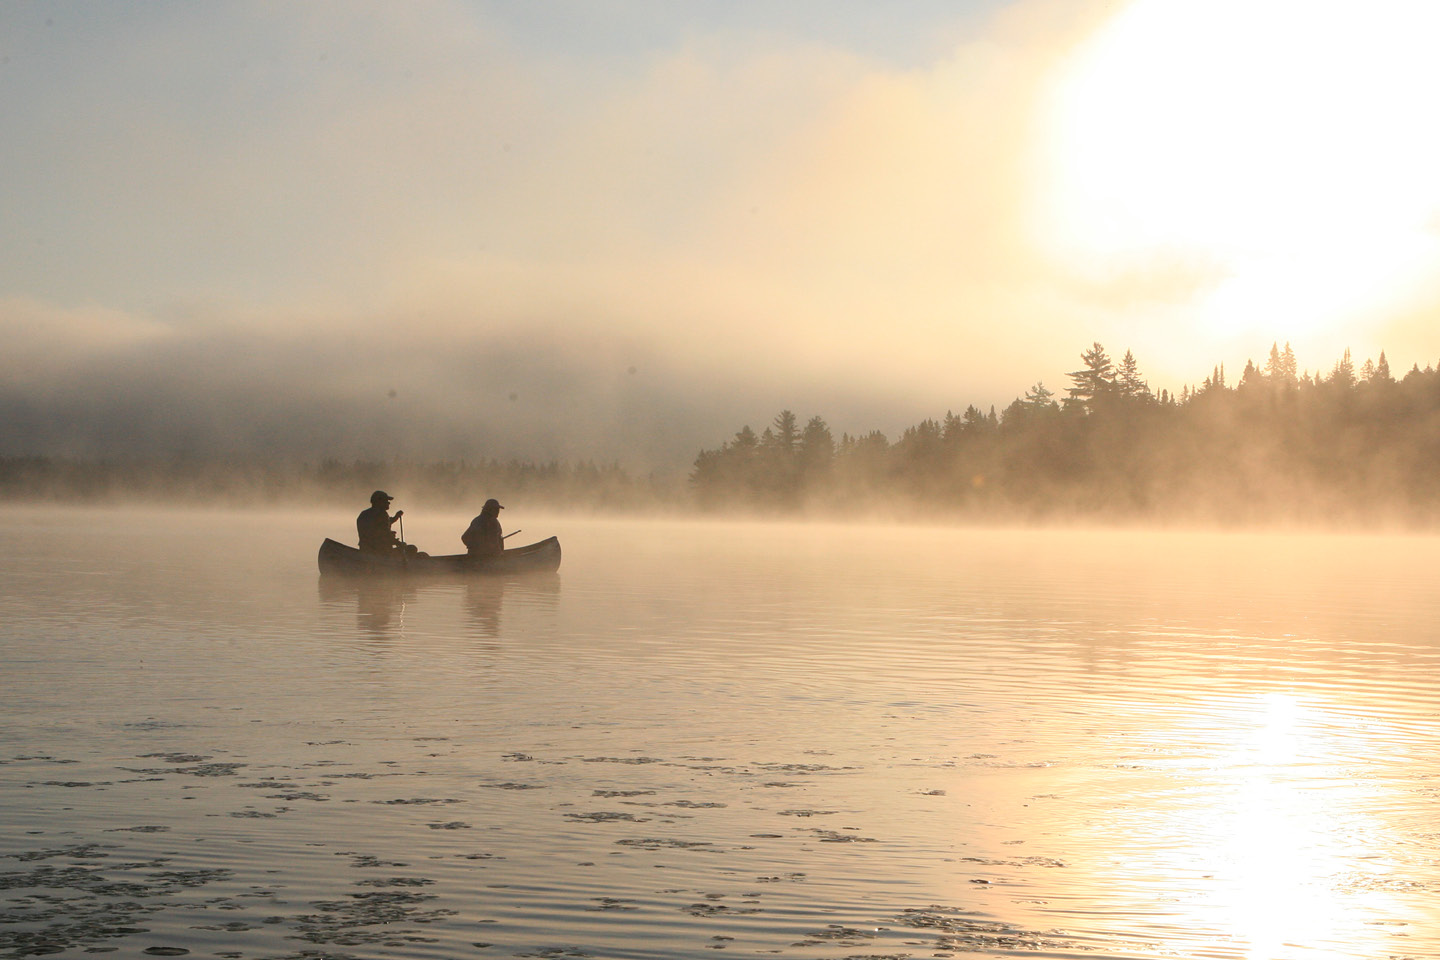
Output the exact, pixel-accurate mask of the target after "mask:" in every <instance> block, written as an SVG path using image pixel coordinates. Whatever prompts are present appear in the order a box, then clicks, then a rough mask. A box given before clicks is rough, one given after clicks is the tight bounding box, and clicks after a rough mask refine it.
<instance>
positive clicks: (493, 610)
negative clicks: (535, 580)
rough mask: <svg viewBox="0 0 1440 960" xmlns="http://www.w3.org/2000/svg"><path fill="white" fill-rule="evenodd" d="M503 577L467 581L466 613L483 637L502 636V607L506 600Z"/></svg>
mask: <svg viewBox="0 0 1440 960" xmlns="http://www.w3.org/2000/svg"><path fill="white" fill-rule="evenodd" d="M505 583H506V581H505V580H504V579H502V578H498V577H497V578H487V579H484V580H467V581H465V613H466V615H467V616H468V617H469V619H470V623H471V625H472V626H474V627H475V629H476V630H477V631H479V633H480V635H481V636H482V637H492V638H493V637H498V636H500V607H501V604H502V603H503V601H504V600H505Z"/></svg>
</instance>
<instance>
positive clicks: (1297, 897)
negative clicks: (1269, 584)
mask: <svg viewBox="0 0 1440 960" xmlns="http://www.w3.org/2000/svg"><path fill="white" fill-rule="evenodd" d="M1151 713H1152V717H1151V720H1152V722H1153V721H1155V720H1159V721H1161V722H1160V723H1158V724H1156V725H1154V726H1152V727H1151V728H1150V729H1144V728H1143V727H1142V728H1140V729H1137V730H1136V732H1135V739H1136V740H1137V741H1138V742H1141V743H1147V744H1150V745H1152V749H1151V752H1150V753H1149V755H1144V756H1137V757H1133V758H1129V759H1132V760H1134V761H1135V762H1133V763H1126V764H1123V765H1121V770H1122V771H1123V773H1122V774H1121V775H1120V776H1118V777H1116V778H1115V780H1114V782H1113V784H1112V796H1111V797H1110V799H1109V801H1108V803H1105V804H1103V805H1102V807H1108V808H1109V809H1108V810H1107V811H1106V814H1108V815H1102V816H1099V817H1092V818H1089V819H1087V820H1086V821H1085V828H1084V829H1083V830H1082V833H1083V834H1084V835H1085V837H1086V839H1083V840H1081V841H1080V849H1082V850H1084V851H1086V852H1087V854H1088V857H1086V856H1082V857H1078V858H1077V863H1080V864H1083V863H1084V862H1085V861H1086V860H1087V859H1089V858H1093V860H1094V862H1095V863H1096V865H1097V867H1098V869H1096V870H1095V871H1094V872H1091V871H1089V870H1083V873H1082V874H1081V875H1078V876H1076V877H1075V878H1074V879H1075V880H1076V881H1077V886H1076V888H1075V894H1076V900H1077V902H1084V901H1086V900H1100V901H1103V900H1106V899H1111V900H1112V902H1113V900H1114V897H1115V894H1116V892H1117V891H1125V898H1126V899H1128V900H1129V901H1130V902H1131V907H1130V908H1129V909H1128V910H1125V911H1122V912H1126V913H1130V915H1131V916H1132V918H1133V924H1134V926H1133V930H1132V932H1133V933H1134V934H1135V935H1136V936H1137V937H1140V938H1144V939H1146V940H1154V939H1155V938H1157V936H1158V938H1159V939H1160V940H1162V941H1170V942H1172V943H1185V944H1186V945H1187V949H1188V950H1190V951H1192V952H1193V953H1194V954H1198V953H1202V952H1203V953H1205V954H1206V955H1216V956H1231V957H1244V958H1247V960H1274V958H1279V957H1290V956H1297V957H1298V956H1306V957H1330V956H1335V957H1340V956H1344V957H1351V956H1386V955H1390V954H1391V953H1393V950H1394V943H1393V941H1392V940H1391V938H1393V937H1395V936H1396V935H1397V933H1401V934H1402V935H1403V931H1405V930H1407V929H1408V928H1414V927H1416V926H1419V925H1422V924H1424V923H1426V916H1425V914H1426V911H1425V910H1424V909H1423V908H1422V907H1421V905H1420V902H1419V901H1418V900H1417V899H1416V898H1417V895H1422V894H1420V886H1421V885H1420V884H1418V883H1415V882H1413V877H1412V876H1409V875H1407V874H1408V873H1409V872H1410V870H1411V869H1412V868H1413V867H1415V866H1416V865H1407V864H1406V863H1405V862H1404V859H1403V858H1404V856H1405V855H1404V853H1403V852H1402V851H1404V850H1405V849H1406V846H1407V844H1406V840H1405V831H1404V830H1403V829H1396V825H1395V824H1392V823H1390V822H1387V811H1394V810H1401V809H1405V808H1406V807H1408V806H1410V805H1411V804H1413V802H1414V801H1413V797H1412V796H1411V795H1410V793H1411V788H1410V787H1408V786H1407V785H1406V780H1405V779H1401V778H1399V777H1397V778H1395V779H1391V778H1390V777H1388V776H1386V775H1384V770H1385V769H1386V768H1387V767H1390V766H1391V765H1393V764H1398V763H1401V762H1403V763H1405V764H1408V763H1409V760H1408V759H1406V760H1403V761H1402V760H1401V758H1400V757H1398V756H1397V755H1396V744H1397V742H1399V741H1403V739H1404V738H1403V736H1397V731H1395V730H1390V729H1387V725H1386V724H1384V723H1383V722H1377V721H1376V720H1375V719H1374V718H1373V717H1364V716H1361V715H1359V714H1357V713H1355V712H1354V711H1353V710H1351V709H1349V708H1347V705H1346V704H1345V703H1344V702H1343V701H1341V700H1339V699H1322V698H1319V697H1317V696H1314V695H1310V694H1305V695H1301V694H1297V693H1296V692H1293V691H1290V690H1283V689H1282V690H1258V691H1255V692H1253V693H1242V694H1237V695H1234V696H1229V697H1224V698H1218V697H1210V698H1203V699H1201V700H1199V701H1196V702H1193V703H1190V704H1185V705H1180V706H1177V705H1176V704H1174V703H1171V704H1165V705H1158V704H1157V705H1155V706H1153V707H1152V708H1151ZM1092 813H1093V811H1092ZM1097 827H1103V829H1101V830H1098V831H1097V830H1096V829H1095V828H1097ZM1077 839H1079V838H1077ZM1082 869H1083V868H1082ZM1421 869H1423V870H1425V871H1427V872H1428V871H1430V870H1431V869H1433V868H1432V867H1431V866H1422V867H1421ZM1162 890H1163V891H1169V892H1170V894H1169V895H1168V896H1166V897H1164V898H1158V899H1157V898H1156V896H1155V892H1156V891H1162ZM1422 896H1423V895H1422ZM1302 944H1303V945H1304V946H1303V947H1301V946H1298V945H1302ZM1359 947H1363V949H1361V950H1360V952H1359V953H1356V952H1354V951H1356V949H1357V948H1359Z"/></svg>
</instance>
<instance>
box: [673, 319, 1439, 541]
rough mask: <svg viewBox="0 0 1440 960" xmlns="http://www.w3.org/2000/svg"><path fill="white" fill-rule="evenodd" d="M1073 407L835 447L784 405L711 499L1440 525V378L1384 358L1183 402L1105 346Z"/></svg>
mask: <svg viewBox="0 0 1440 960" xmlns="http://www.w3.org/2000/svg"><path fill="white" fill-rule="evenodd" d="M1068 378H1069V380H1070V385H1069V387H1068V388H1067V389H1066V395H1065V396H1064V397H1063V398H1057V396H1056V394H1055V392H1054V391H1052V390H1051V389H1049V388H1048V387H1046V386H1045V385H1044V384H1043V383H1036V384H1035V385H1034V386H1032V387H1031V388H1030V389H1028V390H1026V391H1025V393H1024V394H1023V396H1020V397H1017V398H1016V399H1015V400H1014V401H1013V402H1012V403H1011V404H1010V405H1009V406H1007V407H1005V408H1004V409H1003V410H1001V411H999V412H997V411H996V410H995V408H994V407H993V406H992V407H990V408H989V410H987V411H982V410H980V409H979V408H978V407H976V406H974V405H971V406H968V407H967V408H966V409H965V410H964V411H963V412H962V413H959V414H956V413H954V412H953V411H951V412H947V413H946V415H945V417H944V418H943V419H938V420H937V419H926V420H923V421H921V422H920V423H918V424H916V425H914V426H912V427H909V428H907V429H905V430H904V432H903V433H902V434H901V435H900V436H899V437H898V438H897V439H896V440H894V441H893V442H892V441H890V440H889V439H888V438H887V437H886V436H885V435H884V434H882V433H880V432H878V431H872V432H870V433H866V434H861V435H858V436H851V435H849V434H848V433H845V434H841V436H840V437H839V438H838V439H836V438H835V437H834V436H833V434H832V432H831V430H830V428H829V426H828V425H827V424H826V422H825V420H824V419H823V418H821V417H819V416H815V417H811V418H810V419H809V420H807V421H806V422H805V424H804V425H803V426H801V425H800V421H799V420H798V418H797V417H796V416H795V415H794V414H793V413H792V412H791V411H789V410H785V411H782V412H781V413H780V414H779V415H778V416H777V417H776V418H775V419H774V421H773V422H772V423H771V424H770V425H769V426H767V427H765V429H764V430H763V432H761V433H759V434H756V433H755V431H754V430H753V429H751V428H750V427H748V426H746V427H744V428H742V429H741V430H740V431H739V432H737V433H736V434H735V435H734V436H733V437H732V438H731V439H729V440H727V441H725V442H724V443H722V444H721V445H720V446H719V447H718V448H715V449H709V450H702V451H701V452H700V454H699V455H698V456H697V458H696V459H695V462H694V468H693V470H692V471H691V474H690V486H691V490H692V493H693V495H694V497H695V500H696V502H697V503H698V504H699V505H700V506H702V507H705V508H708V509H712V510H720V509H727V508H741V509H747V510H758V511H771V512H796V511H813V512H823V513H836V512H838V513H849V512H862V513H875V512H886V513H892V514H900V515H906V514H920V513H924V514H940V515H950V516H955V517H958V518H964V517H970V518H994V519H1001V520H1029V519H1035V520H1054V519H1059V518H1066V517H1077V518H1083V519H1096V520H1107V521H1114V520H1120V521H1126V520H1135V521H1141V520H1145V521H1153V520H1173V521H1197V522H1217V521H1218V522H1222V523H1247V524H1249V523H1288V522H1307V521H1313V520H1324V521H1329V522H1348V521H1357V522H1376V523H1383V522H1405V523H1413V522H1417V521H1420V522H1427V523H1428V522H1433V521H1435V520H1436V519H1437V518H1440V510H1437V506H1440V373H1437V372H1436V370H1435V368H1433V367H1427V368H1425V369H1424V370H1422V369H1420V367H1419V366H1418V365H1416V366H1414V367H1412V368H1411V369H1410V371H1409V372H1407V373H1406V374H1405V375H1404V376H1403V377H1400V378H1398V379H1397V378H1396V377H1395V376H1394V375H1393V374H1392V373H1391V371H1390V367H1389V362H1388V360H1387V358H1386V356H1385V354H1384V353H1383V352H1382V353H1381V354H1380V356H1379V358H1378V360H1374V361H1372V360H1366V361H1365V362H1364V363H1363V364H1362V365H1360V366H1359V367H1358V368H1357V367H1356V366H1355V364H1354V362H1353V360H1352V359H1351V356H1350V352H1349V351H1348V350H1347V351H1346V352H1345V355H1344V356H1343V357H1342V358H1341V359H1340V360H1339V361H1337V362H1336V363H1335V364H1334V366H1333V367H1332V368H1331V369H1330V370H1329V371H1328V372H1324V373H1313V374H1312V373H1310V372H1308V371H1307V372H1303V373H1302V372H1300V370H1299V369H1298V365H1297V363H1296V358H1295V354H1294V352H1293V350H1292V349H1291V347H1290V345H1289V344H1286V345H1285V346H1284V347H1283V348H1281V347H1280V346H1279V345H1278V344H1276V345H1274V346H1272V347H1271V350H1270V355H1269V357H1268V358H1267V359H1266V361H1265V362H1264V363H1263V364H1261V365H1257V364H1255V363H1254V362H1253V361H1252V362H1249V363H1247V364H1246V366H1245V369H1244V371H1243V372H1242V373H1241V374H1240V377H1239V379H1238V382H1235V383H1233V385H1232V383H1231V382H1230V381H1228V380H1227V376H1226V371H1225V370H1224V368H1223V366H1216V367H1215V368H1213V370H1212V372H1211V374H1210V376H1208V377H1206V378H1205V379H1204V381H1203V382H1202V383H1201V384H1200V385H1199V386H1195V387H1191V386H1186V387H1185V388H1183V389H1182V390H1181V392H1180V393H1179V394H1178V395H1177V394H1172V393H1170V392H1169V391H1166V390H1161V391H1159V392H1155V391H1152V390H1151V388H1150V386H1149V384H1148V382H1147V381H1146V379H1145V377H1144V376H1143V375H1142V373H1141V371H1140V367H1139V364H1138V362H1137V361H1136V359H1135V357H1134V356H1133V354H1132V353H1131V352H1130V351H1128V350H1127V351H1126V352H1125V354H1124V356H1123V357H1121V358H1120V359H1118V360H1116V359H1113V358H1112V357H1111V356H1110V355H1109V353H1108V352H1107V351H1106V350H1105V348H1104V347H1103V346H1102V345H1101V344H1099V343H1095V344H1092V345H1091V346H1090V347H1089V348H1088V349H1086V350H1084V351H1083V352H1082V353H1081V355H1080V366H1079V368H1078V369H1076V370H1074V371H1072V372H1071V373H1069V374H1068Z"/></svg>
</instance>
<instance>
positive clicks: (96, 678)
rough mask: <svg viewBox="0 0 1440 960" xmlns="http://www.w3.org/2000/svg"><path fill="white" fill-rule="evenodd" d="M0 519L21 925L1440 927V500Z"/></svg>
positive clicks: (1350, 937) (1398, 946)
mask: <svg viewBox="0 0 1440 960" xmlns="http://www.w3.org/2000/svg"><path fill="white" fill-rule="evenodd" d="M5 519H6V522H5V523H4V524H3V525H0V529H3V530H4V533H3V534H0V551H3V553H0V555H3V556H6V557H8V558H10V559H9V561H8V564H9V566H10V568H11V571H10V573H9V574H8V575H7V577H6V578H4V582H3V583H0V623H3V626H0V671H3V673H0V696H3V703H4V705H5V706H4V708H3V712H0V824H3V826H0V957H3V956H11V957H20V956H32V955H44V954H65V955H74V956H79V955H82V954H89V953H103V952H107V951H117V952H120V953H122V954H123V955H127V956H135V955H151V956H155V955H158V956H167V955H170V956H179V955H184V954H185V952H188V953H189V954H192V955H203V956H219V957H227V958H260V957H322V956H323V957H437V958H440V957H446V958H450V957H465V956H476V957H486V956H490V957H496V956H521V957H566V956H574V957H636V958H661V957H666V958H669V957H687V956H688V957H708V956H712V955H714V954H713V953H712V951H713V952H721V953H724V954H730V955H742V956H760V955H763V956H774V955H783V956H789V957H797V958H836V960H839V958H853V957H866V958H874V957H887V958H888V957H895V958H899V957H926V956H934V955H955V954H969V955H975V954H980V955H992V956H1009V955H1038V956H1049V957H1082V956H1083V957H1090V958H1107V957H1108V958H1121V957H1124V958H1130V957H1174V956H1185V957H1198V956H1205V957H1219V958H1230V957H1233V958H1247V960H1248V958H1280V957H1286V958H1322V957H1323V958H1329V957H1366V958H1370V957H1427V956H1434V955H1437V954H1440V910H1437V907H1436V906H1435V904H1436V903H1437V902H1440V897H1437V896H1436V893H1437V884H1440V831H1437V830H1436V828H1435V826H1434V822H1435V820H1434V811H1435V804H1436V801H1437V798H1440V793H1437V791H1440V787H1437V784H1440V760H1437V759H1436V758H1437V756H1440V754H1437V752H1436V750H1435V745H1436V742H1437V733H1440V708H1437V706H1436V704H1437V702H1440V701H1437V698H1436V691H1437V690H1440V684H1437V681H1440V635H1437V634H1440V627H1437V626H1436V624H1437V623H1440V618H1437V613H1440V610H1437V607H1440V601H1437V600H1436V599H1435V598H1434V596H1433V590H1432V589H1431V585H1430V584H1429V583H1428V582H1427V579H1426V574H1427V572H1428V571H1432V570H1434V569H1436V567H1437V564H1436V560H1437V559H1440V543H1437V542H1436V541H1435V540H1433V539H1429V538H1346V537H1326V536H1273V537H1262V536H1249V535H1239V534H1232V535H1199V534H1181V533H1157V534H1141V533H1094V532H1083V531H1067V532H1048V533H1047V532H1034V531H1030V532H1020V533H1014V532H987V531H956V530H900V529H889V528H849V529H839V528H824V527H785V526H775V527H769V526H723V525H706V524H693V525H687V524H678V523H654V524H646V523H633V522H632V523H600V522H577V521H573V520H557V521H552V522H550V523H549V524H547V523H545V522H544V521H537V522H534V523H532V522H531V518H528V517H527V518H525V526H526V527H527V528H533V529H535V530H536V532H537V533H539V532H540V530H541V528H545V532H556V533H558V534H559V535H560V536H561V538H562V541H564V544H565V548H566V560H565V566H564V567H563V568H562V571H561V573H560V574H559V575H558V576H557V577H543V578H539V579H532V580H514V581H509V582H501V581H494V582H484V583H471V584H462V583H442V584H428V585H408V586H407V585H388V586H378V587H368V588H360V587H356V586H354V585H345V584H338V585H337V584H333V583H321V582H319V581H318V578H317V576H316V575H315V573H314V562H313V554H314V549H315V547H316V546H317V545H318V543H319V540H320V537H322V536H324V535H325V534H327V533H332V534H333V533H335V532H336V529H335V528H336V527H337V526H343V525H344V524H345V523H346V522H347V518H346V517H344V516H335V517H308V516H297V515H280V514H264V515H257V514H248V515H238V516H237V515H227V514H213V515H212V514H204V515H200V514H176V515H163V514H138V515H137V514H126V513H106V512H85V513H80V512H75V511H25V510H12V511H8V512H7V514H6V517H5ZM407 520H409V517H408V516H407ZM457 524H458V525H457ZM463 525H464V523H463V518H435V519H433V520H432V522H431V527H430V528H428V529H427V528H426V527H425V526H423V525H421V524H418V523H417V524H414V525H412V529H411V535H412V537H414V538H415V539H416V540H417V541H418V542H420V543H421V544H422V545H432V544H433V545H434V546H435V547H437V548H438V549H442V550H444V549H449V547H447V546H445V541H446V540H447V538H448V539H453V534H454V530H458V529H460V528H461V527H463ZM451 527H454V530H452V529H451ZM217 543H221V544H224V545H225V549H223V550H216V549H213V548H214V546H215V544H217ZM118 544H124V545H127V546H126V548H125V549H121V548H120V547H118V546H116V545H118ZM97 549H98V550H100V551H101V554H100V555H97V553H96V551H97Z"/></svg>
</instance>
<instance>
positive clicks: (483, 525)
mask: <svg viewBox="0 0 1440 960" xmlns="http://www.w3.org/2000/svg"><path fill="white" fill-rule="evenodd" d="M504 509H505V508H504V507H502V506H500V501H499V500H494V499H491V500H486V501H485V506H483V507H481V508H480V516H478V517H476V518H475V519H474V520H471V521H470V526H468V527H466V528H465V532H464V533H462V534H460V540H461V542H462V543H464V544H465V549H466V550H468V551H469V553H470V556H472V557H493V556H496V555H498V554H500V553H501V552H503V551H504V550H505V537H504V536H503V535H502V534H501V533H500V511H501V510H504Z"/></svg>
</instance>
